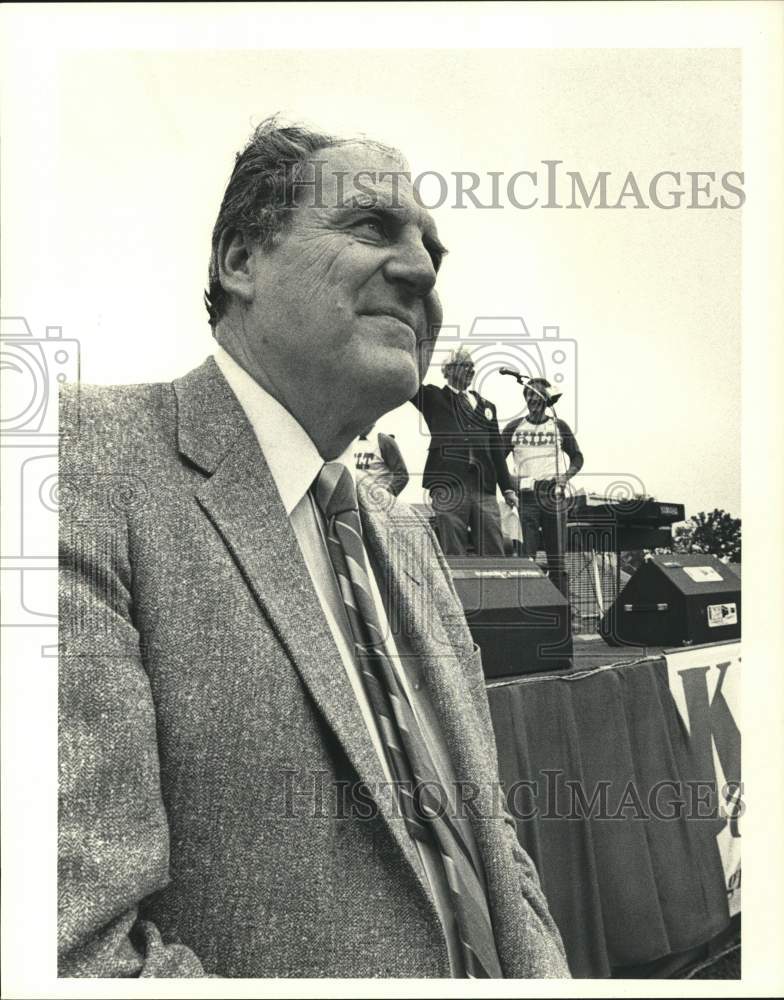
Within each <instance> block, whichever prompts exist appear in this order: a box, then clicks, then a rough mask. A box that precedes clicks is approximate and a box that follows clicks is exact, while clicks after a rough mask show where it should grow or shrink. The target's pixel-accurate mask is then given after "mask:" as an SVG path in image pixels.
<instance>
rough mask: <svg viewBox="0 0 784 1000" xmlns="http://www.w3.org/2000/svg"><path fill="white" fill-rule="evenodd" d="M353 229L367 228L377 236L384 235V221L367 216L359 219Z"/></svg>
mask: <svg viewBox="0 0 784 1000" xmlns="http://www.w3.org/2000/svg"><path fill="white" fill-rule="evenodd" d="M354 228H355V229H364V230H369V231H370V232H373V233H375V234H376V235H377V236H386V230H385V228H384V223H383V222H382V221H381V220H380V219H374V218H367V219H360V220H359V221H358V222H357V223H356V224H355V226H354Z"/></svg>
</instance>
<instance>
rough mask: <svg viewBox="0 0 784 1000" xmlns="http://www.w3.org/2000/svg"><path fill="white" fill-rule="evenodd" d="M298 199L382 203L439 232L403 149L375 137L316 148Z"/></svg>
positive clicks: (330, 204) (336, 204)
mask: <svg viewBox="0 0 784 1000" xmlns="http://www.w3.org/2000/svg"><path fill="white" fill-rule="evenodd" d="M299 188H300V190H299V191H298V197H297V203H298V204H299V205H300V207H302V208H307V207H311V208H324V209H350V208H383V209H388V210H389V211H392V212H395V213H397V214H400V215H401V216H405V217H406V218H410V219H411V221H414V222H416V223H417V224H418V225H419V227H420V229H422V231H423V232H424V231H434V230H435V222H434V221H433V218H432V216H431V215H430V212H428V211H427V209H425V208H423V207H422V206H421V205H420V204H419V203H418V201H417V198H416V196H415V193H414V189H413V186H412V183H411V171H410V168H409V165H408V163H407V161H406V159H405V157H404V156H403V155H402V153H400V152H399V151H398V150H395V149H392V148H391V147H388V146H382V145H380V144H377V143H373V142H360V141H354V142H345V143H341V144H340V145H337V146H330V147H328V148H326V149H320V150H318V152H316V153H313V154H312V156H311V157H310V158H309V159H308V161H307V162H306V163H305V165H304V167H303V173H302V180H301V182H300V185H299Z"/></svg>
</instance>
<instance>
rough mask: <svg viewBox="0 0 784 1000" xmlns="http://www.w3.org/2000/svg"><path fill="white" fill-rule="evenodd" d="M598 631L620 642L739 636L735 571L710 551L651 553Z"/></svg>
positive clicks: (673, 642) (692, 641)
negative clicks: (708, 553) (709, 553)
mask: <svg viewBox="0 0 784 1000" xmlns="http://www.w3.org/2000/svg"><path fill="white" fill-rule="evenodd" d="M601 633H602V635H603V636H604V638H605V639H606V640H607V642H609V643H611V644H612V645H624V646H690V645H700V644H702V643H708V642H730V641H732V640H734V639H740V576H739V575H738V574H737V573H735V572H734V571H733V570H732V569H731V568H730V567H729V566H727V565H726V564H725V563H722V562H720V561H719V560H718V559H717V558H716V557H715V556H707V555H700V554H691V555H682V554H680V553H674V554H673V555H666V556H661V555H657V556H653V557H651V558H650V559H649V560H647V561H646V562H644V563H643V564H642V566H640V568H639V569H638V570H637V571H636V573H634V575H633V576H632V578H631V579H630V580H629V582H628V583H627V584H626V586H625V587H624V588H623V590H622V591H621V592H620V594H619V595H618V597H617V598H616V600H615V602H614V603H613V605H612V606H611V607H610V608H609V609H608V611H607V613H606V615H605V616H604V618H603V620H602V627H601Z"/></svg>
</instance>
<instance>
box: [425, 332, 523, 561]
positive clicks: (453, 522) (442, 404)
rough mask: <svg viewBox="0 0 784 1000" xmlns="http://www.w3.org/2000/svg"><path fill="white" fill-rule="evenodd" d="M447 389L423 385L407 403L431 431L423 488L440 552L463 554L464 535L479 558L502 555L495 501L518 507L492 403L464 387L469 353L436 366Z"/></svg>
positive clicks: (470, 366) (470, 369) (469, 376)
mask: <svg viewBox="0 0 784 1000" xmlns="http://www.w3.org/2000/svg"><path fill="white" fill-rule="evenodd" d="M441 371H442V373H443V375H444V378H445V379H446V385H445V386H443V387H442V388H438V386H435V385H423V386H421V387H420V389H419V391H418V392H417V394H416V396H414V398H413V399H412V400H411V402H412V403H414V405H415V406H416V407H417V408H418V409H419V410H420V411H421V413H422V416H423V417H424V418H425V421H426V423H427V426H428V430H429V431H430V445H429V447H428V452H427V461H426V462H425V474H424V477H423V485H424V487H425V489H426V490H428V491H429V492H430V500H431V503H432V505H433V511H434V512H435V515H436V526H437V528H438V537H439V541H440V542H441V548H442V549H443V550H444V552H445V553H446V554H447V555H450V556H452V555H453V556H462V555H465V553H466V551H467V548H468V531H469V528H470V530H471V541H472V544H473V547H474V551H475V552H476V554H477V555H480V556H503V555H504V536H503V532H502V530H501V515H500V511H499V508H498V504H497V502H496V490H497V489H499V488H500V490H501V492H502V494H503V497H504V502H505V503H506V504H507V505H508V506H509V507H512V508H515V509H516V508H517V497H516V495H515V491H514V490H513V489H512V482H511V479H510V476H509V470H508V468H507V465H506V460H505V452H504V450H503V449H504V446H503V442H502V441H501V435H500V431H499V429H498V417H497V415H496V409H495V406H494V405H493V403H491V402H490V401H489V400H487V399H484V398H483V397H482V396H480V395H479V393H478V392H476V391H474V390H473V389H472V390H471V391H470V392H469V391H468V387H469V386H470V385H471V382H472V381H473V378H474V362H473V360H472V359H471V352H470V351H468V350H466V348H464V347H459V348H457V349H456V350H454V351H452V352H451V353H450V355H449V356H448V357H447V359H446V360H445V361H444V363H443V365H442V366H441Z"/></svg>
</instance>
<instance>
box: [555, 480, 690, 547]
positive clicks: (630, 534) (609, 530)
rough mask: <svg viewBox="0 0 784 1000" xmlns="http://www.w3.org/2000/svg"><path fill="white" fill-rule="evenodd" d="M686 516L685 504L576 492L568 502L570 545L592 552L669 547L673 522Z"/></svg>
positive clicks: (675, 522) (649, 498)
mask: <svg viewBox="0 0 784 1000" xmlns="http://www.w3.org/2000/svg"><path fill="white" fill-rule="evenodd" d="M684 518H685V510H684V506H683V504H682V503H662V502H661V501H659V500H654V499H652V498H651V497H647V498H637V499H634V500H619V501H618V500H612V499H611V498H609V497H602V496H595V495H593V494H588V495H586V494H577V496H575V497H574V498H573V499H572V500H571V501H570V502H569V510H568V514H567V522H568V535H569V545H568V546H567V548H568V550H571V551H574V550H586V551H593V552H631V551H634V550H636V549H656V548H668V547H669V546H670V545H671V544H672V533H671V525H673V524H677V522H678V521H683V520H684Z"/></svg>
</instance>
